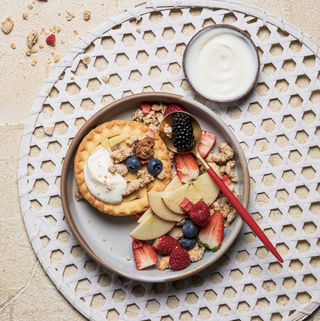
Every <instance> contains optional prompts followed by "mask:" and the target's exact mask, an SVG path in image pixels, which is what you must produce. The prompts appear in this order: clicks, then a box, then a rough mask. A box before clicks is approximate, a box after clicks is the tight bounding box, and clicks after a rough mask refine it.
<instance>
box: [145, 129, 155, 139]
mask: <svg viewBox="0 0 320 321" xmlns="http://www.w3.org/2000/svg"><path fill="white" fill-rule="evenodd" d="M146 136H147V137H151V138H154V131H153V130H152V129H149V130H148V131H147V132H146Z"/></svg>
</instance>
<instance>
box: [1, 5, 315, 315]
mask: <svg viewBox="0 0 320 321" xmlns="http://www.w3.org/2000/svg"><path fill="white" fill-rule="evenodd" d="M137 2H139V1H135V0H107V1H106V0H87V1H84V0H80V1H75V0H70V1H62V0H48V1H47V2H44V1H32V0H11V1H8V0H2V1H1V3H0V9H1V10H0V21H1V22H2V21H4V20H5V18H7V17H10V18H12V20H13V22H14V26H13V29H12V31H11V32H10V33H9V34H5V33H4V32H2V31H0V53H1V54H0V67H1V74H0V79H1V80H0V81H1V86H0V150H1V155H0V174H1V181H2V184H3V185H2V186H3V188H2V191H1V196H0V211H1V216H0V231H1V233H0V256H1V260H0V320H15V321H16V320H34V319H35V320H84V319H85V318H84V317H82V315H81V314H80V313H79V312H78V311H76V310H75V309H73V308H72V306H71V305H70V304H69V303H68V302H67V301H66V299H65V298H64V297H63V296H62V295H61V294H60V293H59V292H58V290H57V289H56V288H55V286H54V285H53V283H52V282H51V281H50V279H49V278H48V277H47V276H46V274H45V272H44V271H43V269H42V267H41V265H40V264H39V262H38V260H37V258H36V256H35V254H34V252H33V249H32V247H31V245H30V242H29V239H28V236H27V233H26V230H25V227H24V223H23V221H22V217H21V212H20V207H19V198H18V188H17V183H16V175H17V174H16V171H17V170H16V169H17V157H18V152H19V145H20V138H21V134H22V132H23V128H24V124H25V120H26V118H27V115H28V113H29V111H30V109H31V106H32V104H33V101H34V99H35V97H36V95H37V93H38V92H39V90H40V88H41V86H42V84H43V82H44V80H45V79H46V78H47V77H48V76H49V74H50V72H51V71H52V70H53V68H54V66H55V62H54V61H55V60H56V61H57V60H58V59H59V57H58V56H60V57H63V56H64V54H65V53H66V52H67V50H68V49H69V48H70V47H71V46H72V45H73V44H74V43H75V42H76V41H77V40H78V39H79V37H81V36H83V35H84V34H85V33H86V31H87V30H89V29H91V28H92V27H94V26H95V25H97V24H98V23H100V22H101V21H103V20H104V19H105V18H106V17H110V16H112V15H113V14H115V13H117V12H118V11H120V10H123V9H124V8H126V7H128V6H131V5H133V4H134V3H137ZM244 2H247V3H248V4H251V5H256V6H260V7H262V8H265V9H266V10H268V11H270V12H272V13H274V14H276V15H279V16H281V17H282V18H283V19H285V20H287V21H289V22H291V23H293V24H295V25H297V26H298V27H300V28H301V29H302V30H303V31H305V32H307V33H308V34H310V35H311V36H312V37H313V38H314V39H315V40H317V41H320V19H319V16H320V2H319V1H318V0H281V1H274V0H247V1H244ZM85 10H89V11H90V12H91V17H90V19H89V20H84V11H85ZM67 11H68V12H69V13H70V14H67ZM73 14H74V17H73V18H72V16H73ZM67 16H68V17H69V18H68V19H67ZM70 18H71V19H70ZM54 26H56V27H54ZM50 28H51V30H53V29H55V30H56V37H57V43H56V46H55V47H51V46H48V45H47V44H46V43H45V38H46V35H48V34H51V33H52V31H50ZM60 28H61V31H60V32H58V30H59V29H60ZM42 29H44V31H42ZM32 30H36V31H38V33H39V39H38V41H37V42H36V43H35V45H34V47H33V51H34V52H32V53H31V55H30V56H28V55H26V52H27V51H28V50H30V49H29V48H28V46H27V36H28V35H29V34H30V33H31V32H32ZM41 31H42V32H41ZM288 68H290V66H288ZM173 72H174V71H173ZM266 72H268V73H272V72H273V71H272V70H271V69H268V70H266ZM152 77H157V70H154V71H153V74H152ZM302 85H303V83H302ZM169 90H170V88H169ZM278 107H279V106H277V102H276V101H275V102H274V104H272V105H271V106H270V108H271V109H277V108H278ZM250 113H251V114H252V115H254V114H256V113H259V106H256V108H255V106H252V110H251V111H250ZM232 117H237V111H236V110H235V111H233V112H232ZM285 122H286V124H287V126H289V127H290V126H291V125H292V124H291V123H292V119H287V120H286V121H285ZM272 126H273V124H272V123H271V124H269V123H266V124H265V127H266V130H268V129H270V127H272ZM247 127H248V128H245V129H244V130H246V134H247V135H250V134H251V132H252V128H250V126H247ZM297 139H299V140H304V136H303V133H302V134H300V136H299V137H298V138H297ZM285 144H286V139H285V137H282V138H281V139H280V141H279V145H280V146H284V145H285ZM257 147H258V148H260V149H264V148H265V146H264V142H263V141H262V142H261V144H260V145H259V146H257ZM244 148H247V146H244ZM314 153H315V155H316V153H317V151H315V152H314ZM293 156H294V155H293ZM272 157H273V158H270V163H271V164H272V166H279V162H280V163H281V159H280V158H279V157H278V158H277V155H275V156H272ZM252 167H253V170H254V168H256V167H259V162H258V161H256V162H254V163H253V164H252ZM306 175H309V176H310V175H312V173H311V172H310V171H309V172H306ZM284 179H289V180H290V179H291V178H290V173H288V175H287V177H284ZM266 184H267V185H268V186H269V185H271V184H272V177H271V178H270V177H269V178H266ZM300 195H301V197H304V191H300ZM279 197H280V198H281V197H282V198H283V197H286V195H279ZM257 198H258V201H259V202H260V203H261V206H263V205H264V204H265V203H266V202H267V201H268V200H267V199H266V198H265V195H262V194H261V195H258V197H257ZM298 214H299V213H298ZM298 214H297V212H294V213H293V214H292V215H295V216H297V215H298ZM276 217H277V216H276V215H275V216H274V218H276ZM257 219H259V218H257ZM305 229H306V230H307V231H308V232H307V233H313V226H311V225H310V226H309V225H307V226H306V227H305ZM294 232H295V231H292V228H290V227H288V228H287V229H285V230H284V231H283V233H289V234H292V233H294ZM301 250H302V251H304V250H305V246H304V244H301ZM271 269H272V270H273V272H274V273H275V274H276V273H279V272H278V270H279V266H278V265H275V266H273V267H271ZM250 273H253V275H257V276H258V275H259V274H260V273H261V271H259V270H258V269H253V268H252V271H250ZM233 277H234V278H235V279H239V278H241V277H242V275H241V273H240V271H239V272H237V273H235V275H234V276H233ZM306 282H308V283H310V282H311V283H312V282H313V280H312V279H308V280H306ZM265 286H266V287H268V289H269V291H271V290H270V289H272V286H273V285H272V283H270V284H269V283H268V284H265ZM247 291H248V293H249V292H250V293H252V294H253V293H254V292H255V287H254V286H253V285H250V288H249V287H248V288H247ZM206 295H207V299H208V300H215V293H212V294H211V293H210V291H208V293H207V294H206ZM225 295H226V296H229V297H230V296H232V295H234V293H233V291H232V289H229V290H228V291H227V292H226V293H225ZM307 300H308V297H302V298H301V299H300V301H301V303H303V302H306V301H307ZM187 301H188V302H189V304H193V303H196V301H197V296H196V295H193V294H190V295H189V296H188V297H187ZM260 304H261V305H264V304H265V302H262V301H261V302H260ZM149 308H150V310H152V311H155V310H157V309H158V304H157V301H155V302H153V301H152V302H151V303H150V307H149ZM239 309H240V310H243V311H245V310H246V309H247V306H246V305H245V304H243V305H241V306H240V307H239ZM201 313H202V314H203V319H208V318H209V317H210V315H209V312H208V311H207V310H206V309H203V310H202V311H201ZM229 313H230V312H229V311H228V309H227V307H221V309H219V314H221V315H228V314H229ZM127 314H128V315H130V316H135V315H136V309H135V306H134V305H133V306H132V307H128V311H127ZM116 317H117V315H116V313H112V311H111V312H110V314H108V319H110V320H113V319H115V318H116ZM181 319H183V320H189V319H190V316H189V315H188V314H187V313H185V314H183V315H182V316H181Z"/></svg>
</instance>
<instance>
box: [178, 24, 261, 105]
mask: <svg viewBox="0 0 320 321" xmlns="http://www.w3.org/2000/svg"><path fill="white" fill-rule="evenodd" d="M217 28H224V29H226V30H228V29H231V30H232V31H233V32H236V33H237V34H238V35H239V36H240V37H242V38H243V39H244V40H245V41H246V42H247V43H248V45H249V46H250V47H251V48H252V50H253V51H254V55H255V59H256V61H255V63H256V65H257V70H256V72H255V78H254V80H253V82H252V83H251V85H250V86H249V87H248V88H247V89H246V90H245V91H244V92H243V93H241V94H240V95H238V96H237V97H234V98H232V99H224V100H219V99H210V98H208V97H206V96H204V95H203V94H202V93H200V92H199V90H197V88H195V86H194V84H193V82H192V77H191V75H190V74H188V68H187V56H188V53H189V50H190V48H191V47H192V45H193V44H194V43H195V41H196V40H197V39H198V38H199V37H200V36H202V35H203V34H205V33H206V32H208V31H210V30H212V29H217ZM182 68H183V72H184V74H185V76H186V80H187V82H188V84H189V85H190V87H191V88H192V89H193V90H194V91H195V92H196V93H197V94H198V95H200V96H201V97H203V98H204V99H206V100H208V101H211V102H215V103H228V102H234V101H237V100H239V99H242V98H244V97H245V96H246V95H248V94H249V93H250V92H251V91H252V89H253V88H254V87H255V85H256V83H257V80H258V76H259V72H260V58H259V54H258V50H257V48H256V46H255V44H254V42H253V41H252V39H251V38H250V36H249V35H248V33H246V32H244V31H243V30H241V29H239V28H237V27H234V26H231V25H226V24H217V25H214V26H209V27H206V28H203V29H202V30H200V31H199V32H198V33H196V34H195V35H194V36H193V37H192V38H191V40H190V41H189V43H188V44H187V47H186V49H185V51H184V54H183V60H182Z"/></svg>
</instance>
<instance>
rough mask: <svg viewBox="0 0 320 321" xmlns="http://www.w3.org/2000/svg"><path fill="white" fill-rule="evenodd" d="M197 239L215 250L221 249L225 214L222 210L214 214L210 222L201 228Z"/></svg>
mask: <svg viewBox="0 0 320 321" xmlns="http://www.w3.org/2000/svg"><path fill="white" fill-rule="evenodd" d="M197 239H198V241H199V242H200V243H201V244H203V245H204V246H205V247H207V248H208V249H210V250H211V251H213V252H216V251H218V250H219V249H220V247H221V243H222V239H223V216H222V214H221V213H220V212H218V211H216V212H214V213H213V214H212V216H211V217H210V220H209V223H208V224H207V225H206V226H204V227H202V228H201V229H200V231H199V234H198V236H197Z"/></svg>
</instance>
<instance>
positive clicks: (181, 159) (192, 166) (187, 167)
mask: <svg viewBox="0 0 320 321" xmlns="http://www.w3.org/2000/svg"><path fill="white" fill-rule="evenodd" d="M174 165H175V166H176V169H177V174H178V176H179V178H180V181H181V182H182V183H188V182H189V181H191V180H192V179H194V178H196V177H197V176H198V175H199V166H198V164H197V162H196V160H195V159H194V158H193V157H192V155H191V154H189V153H186V154H175V155H174Z"/></svg>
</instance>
